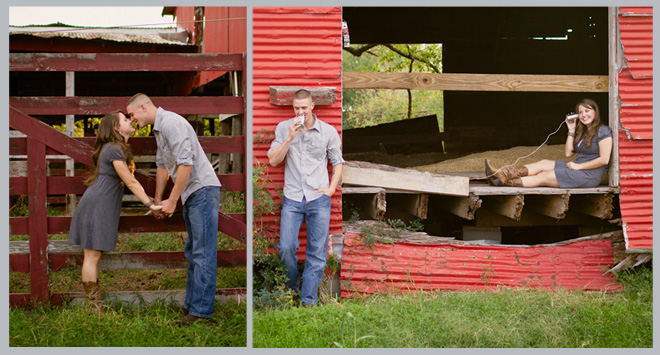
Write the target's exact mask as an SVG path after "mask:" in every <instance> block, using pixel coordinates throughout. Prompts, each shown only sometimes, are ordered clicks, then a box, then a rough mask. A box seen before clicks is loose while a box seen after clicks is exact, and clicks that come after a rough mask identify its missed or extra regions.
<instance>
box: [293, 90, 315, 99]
mask: <svg viewBox="0 0 660 355" xmlns="http://www.w3.org/2000/svg"><path fill="white" fill-rule="evenodd" d="M311 98H312V93H310V92H309V91H307V90H305V89H300V90H298V91H296V92H295V93H294V94H293V99H294V100H304V99H311Z"/></svg>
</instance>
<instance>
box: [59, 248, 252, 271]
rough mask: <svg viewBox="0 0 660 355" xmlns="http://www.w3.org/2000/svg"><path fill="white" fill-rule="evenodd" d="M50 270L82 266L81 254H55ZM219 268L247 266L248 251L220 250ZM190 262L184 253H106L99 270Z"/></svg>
mask: <svg viewBox="0 0 660 355" xmlns="http://www.w3.org/2000/svg"><path fill="white" fill-rule="evenodd" d="M49 260H50V268H51V269H52V270H54V271H59V270H63V269H67V268H70V267H71V260H74V261H75V263H76V264H77V265H82V261H83V256H82V250H81V251H80V252H79V253H66V254H64V253H53V254H50V256H49ZM217 263H218V267H245V266H247V251H246V250H218V261H217ZM187 267H188V260H186V257H185V256H184V254H183V252H182V251H170V252H124V253H104V254H103V258H101V261H100V262H99V270H144V269H185V268H187Z"/></svg>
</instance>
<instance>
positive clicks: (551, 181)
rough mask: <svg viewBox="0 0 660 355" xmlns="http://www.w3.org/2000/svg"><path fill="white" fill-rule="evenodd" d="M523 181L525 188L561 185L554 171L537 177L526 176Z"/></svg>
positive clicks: (544, 172) (543, 172)
mask: <svg viewBox="0 0 660 355" xmlns="http://www.w3.org/2000/svg"><path fill="white" fill-rule="evenodd" d="M528 169H529V168H528ZM521 179H522V184H523V186H524V187H538V186H548V187H559V183H558V182H557V175H555V171H554V169H553V170H548V171H542V172H540V173H537V174H536V175H531V174H530V175H529V176H524V177H522V178H521Z"/></svg>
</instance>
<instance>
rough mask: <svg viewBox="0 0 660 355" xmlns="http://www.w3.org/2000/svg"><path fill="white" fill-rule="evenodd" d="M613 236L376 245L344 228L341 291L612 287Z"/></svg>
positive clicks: (349, 294) (353, 294)
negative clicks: (551, 241) (529, 242)
mask: <svg viewBox="0 0 660 355" xmlns="http://www.w3.org/2000/svg"><path fill="white" fill-rule="evenodd" d="M612 260H613V259H612V245H611V242H610V241H609V240H594V241H580V242H574V243H570V244H568V245H556V246H529V247H521V246H506V245H501V246H500V245H498V246H493V245H474V244H473V245H467V244H466V245H452V244H417V243H401V242H397V243H393V244H374V245H373V247H372V248H370V247H369V246H367V245H365V244H364V243H362V242H361V241H360V240H359V237H358V235H357V234H355V233H346V234H345V237H344V248H343V254H342V260H341V263H342V267H341V287H342V292H341V296H342V297H359V296H361V295H368V294H373V293H377V292H381V291H389V292H392V291H393V292H400V293H409V292H416V291H433V290H495V289H497V288H498V287H530V288H538V289H547V290H552V289H557V288H565V289H571V290H589V291H607V292H614V291H619V290H621V289H622V288H623V286H621V285H620V284H618V283H617V280H616V277H615V276H614V275H612V274H611V273H605V272H606V271H607V270H608V269H610V268H611V267H612V266H613V265H612V264H613V261H612Z"/></svg>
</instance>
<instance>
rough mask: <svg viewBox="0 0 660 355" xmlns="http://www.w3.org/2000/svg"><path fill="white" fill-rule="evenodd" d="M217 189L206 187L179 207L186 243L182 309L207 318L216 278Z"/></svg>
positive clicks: (210, 308)
mask: <svg viewBox="0 0 660 355" xmlns="http://www.w3.org/2000/svg"><path fill="white" fill-rule="evenodd" d="M219 199H220V188H219V187H217V186H206V187H203V188H201V189H199V190H197V191H195V192H194V193H193V194H192V195H190V196H189V197H188V199H187V200H186V204H185V205H184V206H183V219H184V220H185V221H186V230H187V231H188V239H187V240H186V246H185V247H184V250H183V253H184V255H185V256H186V259H188V262H189V263H190V264H189V265H188V281H187V282H186V298H185V301H184V304H183V306H184V307H185V308H186V309H188V310H189V312H190V314H192V315H193V316H197V317H203V318H210V317H211V316H212V315H213V304H214V302H215V290H216V275H217V274H218V207H219Z"/></svg>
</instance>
